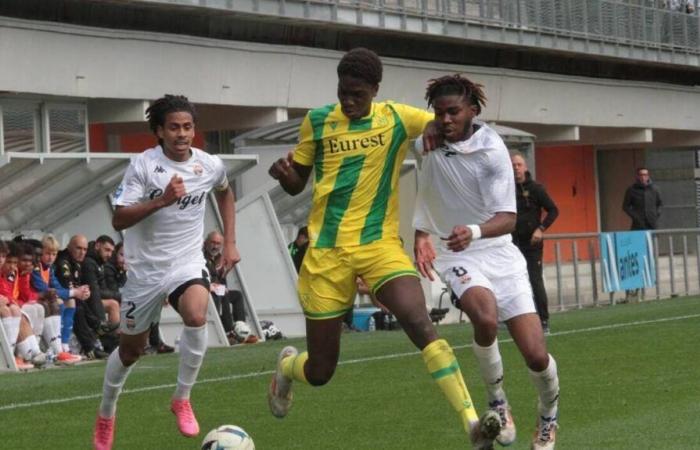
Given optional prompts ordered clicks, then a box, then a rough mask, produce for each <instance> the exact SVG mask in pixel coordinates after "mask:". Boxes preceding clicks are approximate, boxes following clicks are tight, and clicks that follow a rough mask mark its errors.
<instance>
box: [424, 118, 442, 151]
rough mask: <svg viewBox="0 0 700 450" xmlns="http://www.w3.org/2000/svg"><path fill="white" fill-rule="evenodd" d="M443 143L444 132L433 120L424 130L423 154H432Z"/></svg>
mask: <svg viewBox="0 0 700 450" xmlns="http://www.w3.org/2000/svg"><path fill="white" fill-rule="evenodd" d="M442 143H443V137H442V132H441V131H440V126H439V125H438V124H437V122H436V121H434V120H431V121H430V122H428V124H427V125H426V126H425V129H424V130H423V154H426V153H428V152H432V151H433V150H435V149H436V148H438V147H440V146H441V145H442Z"/></svg>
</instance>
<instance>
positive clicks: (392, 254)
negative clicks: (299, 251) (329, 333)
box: [298, 239, 418, 320]
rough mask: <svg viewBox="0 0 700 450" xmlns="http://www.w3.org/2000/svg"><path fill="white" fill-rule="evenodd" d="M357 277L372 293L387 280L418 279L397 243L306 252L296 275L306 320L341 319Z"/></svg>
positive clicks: (351, 301) (351, 297) (390, 241)
mask: <svg viewBox="0 0 700 450" xmlns="http://www.w3.org/2000/svg"><path fill="white" fill-rule="evenodd" d="M357 275H360V276H361V277H362V278H363V279H364V280H365V282H366V283H367V286H369V288H370V290H371V291H372V292H373V293H374V292H377V290H378V289H379V288H380V287H382V286H383V285H384V283H386V282H387V281H389V280H393V279H394V278H398V277H401V276H406V275H409V276H414V277H417V276H418V272H416V269H415V267H414V266H413V263H412V262H411V260H410V259H409V258H408V255H406V252H405V251H404V250H403V247H402V246H401V242H400V241H399V240H398V239H395V240H394V239H392V240H389V239H386V240H380V241H375V242H372V243H370V244H366V245H358V246H353V247H335V248H309V249H308V250H307V251H306V255H304V262H303V263H302V265H301V270H300V271H299V285H298V290H299V302H300V303H301V308H302V309H303V310H304V315H305V316H306V317H307V318H309V319H317V320H321V319H332V318H334V317H340V316H342V315H343V314H345V313H346V312H348V310H350V308H351V307H352V304H353V302H354V300H355V293H356V292H357V284H356V282H355V278H356V277H357Z"/></svg>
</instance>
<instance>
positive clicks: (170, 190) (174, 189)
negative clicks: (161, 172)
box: [161, 174, 187, 206]
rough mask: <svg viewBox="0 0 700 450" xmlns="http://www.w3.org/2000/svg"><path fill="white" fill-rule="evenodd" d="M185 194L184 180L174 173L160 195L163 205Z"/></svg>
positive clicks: (170, 203)
mask: <svg viewBox="0 0 700 450" xmlns="http://www.w3.org/2000/svg"><path fill="white" fill-rule="evenodd" d="M185 195H187V190H186V189H185V181H184V180H183V179H182V177H180V175H178V174H174V175H173V177H172V178H171V179H170V183H168V185H167V186H166V187H165V192H164V193H163V196H162V197H161V199H162V202H163V206H170V205H172V204H173V203H175V202H177V201H178V200H179V199H181V198H182V197H184V196H185Z"/></svg>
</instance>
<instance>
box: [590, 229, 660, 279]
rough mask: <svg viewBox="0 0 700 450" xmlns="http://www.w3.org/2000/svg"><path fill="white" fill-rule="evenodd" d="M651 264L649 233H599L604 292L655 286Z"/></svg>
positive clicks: (652, 260)
mask: <svg viewBox="0 0 700 450" xmlns="http://www.w3.org/2000/svg"><path fill="white" fill-rule="evenodd" d="M654 264H655V261H654V246H653V244H652V240H651V233H650V232H649V231H620V232H616V233H601V234H600V266H601V271H602V272H603V290H604V291H605V292H614V291H622V290H630V289H639V288H645V287H653V286H656V269H655V267H654Z"/></svg>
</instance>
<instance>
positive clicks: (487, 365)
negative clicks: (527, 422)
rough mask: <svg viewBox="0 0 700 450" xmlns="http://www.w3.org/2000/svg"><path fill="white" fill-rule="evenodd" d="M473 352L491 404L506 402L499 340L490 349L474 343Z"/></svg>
mask: <svg viewBox="0 0 700 450" xmlns="http://www.w3.org/2000/svg"><path fill="white" fill-rule="evenodd" d="M472 350H474V355H476V361H477V362H478V364H479V371H480V372H481V378H483V379H484V383H485V384H486V393H487V394H488V399H489V403H491V402H493V401H496V400H499V401H502V400H506V393H505V391H504V390H503V360H502V359H501V352H500V351H499V350H498V338H496V339H495V340H494V341H493V344H491V345H489V346H488V347H482V346H480V345H479V344H477V343H476V341H474V342H473V343H472Z"/></svg>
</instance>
